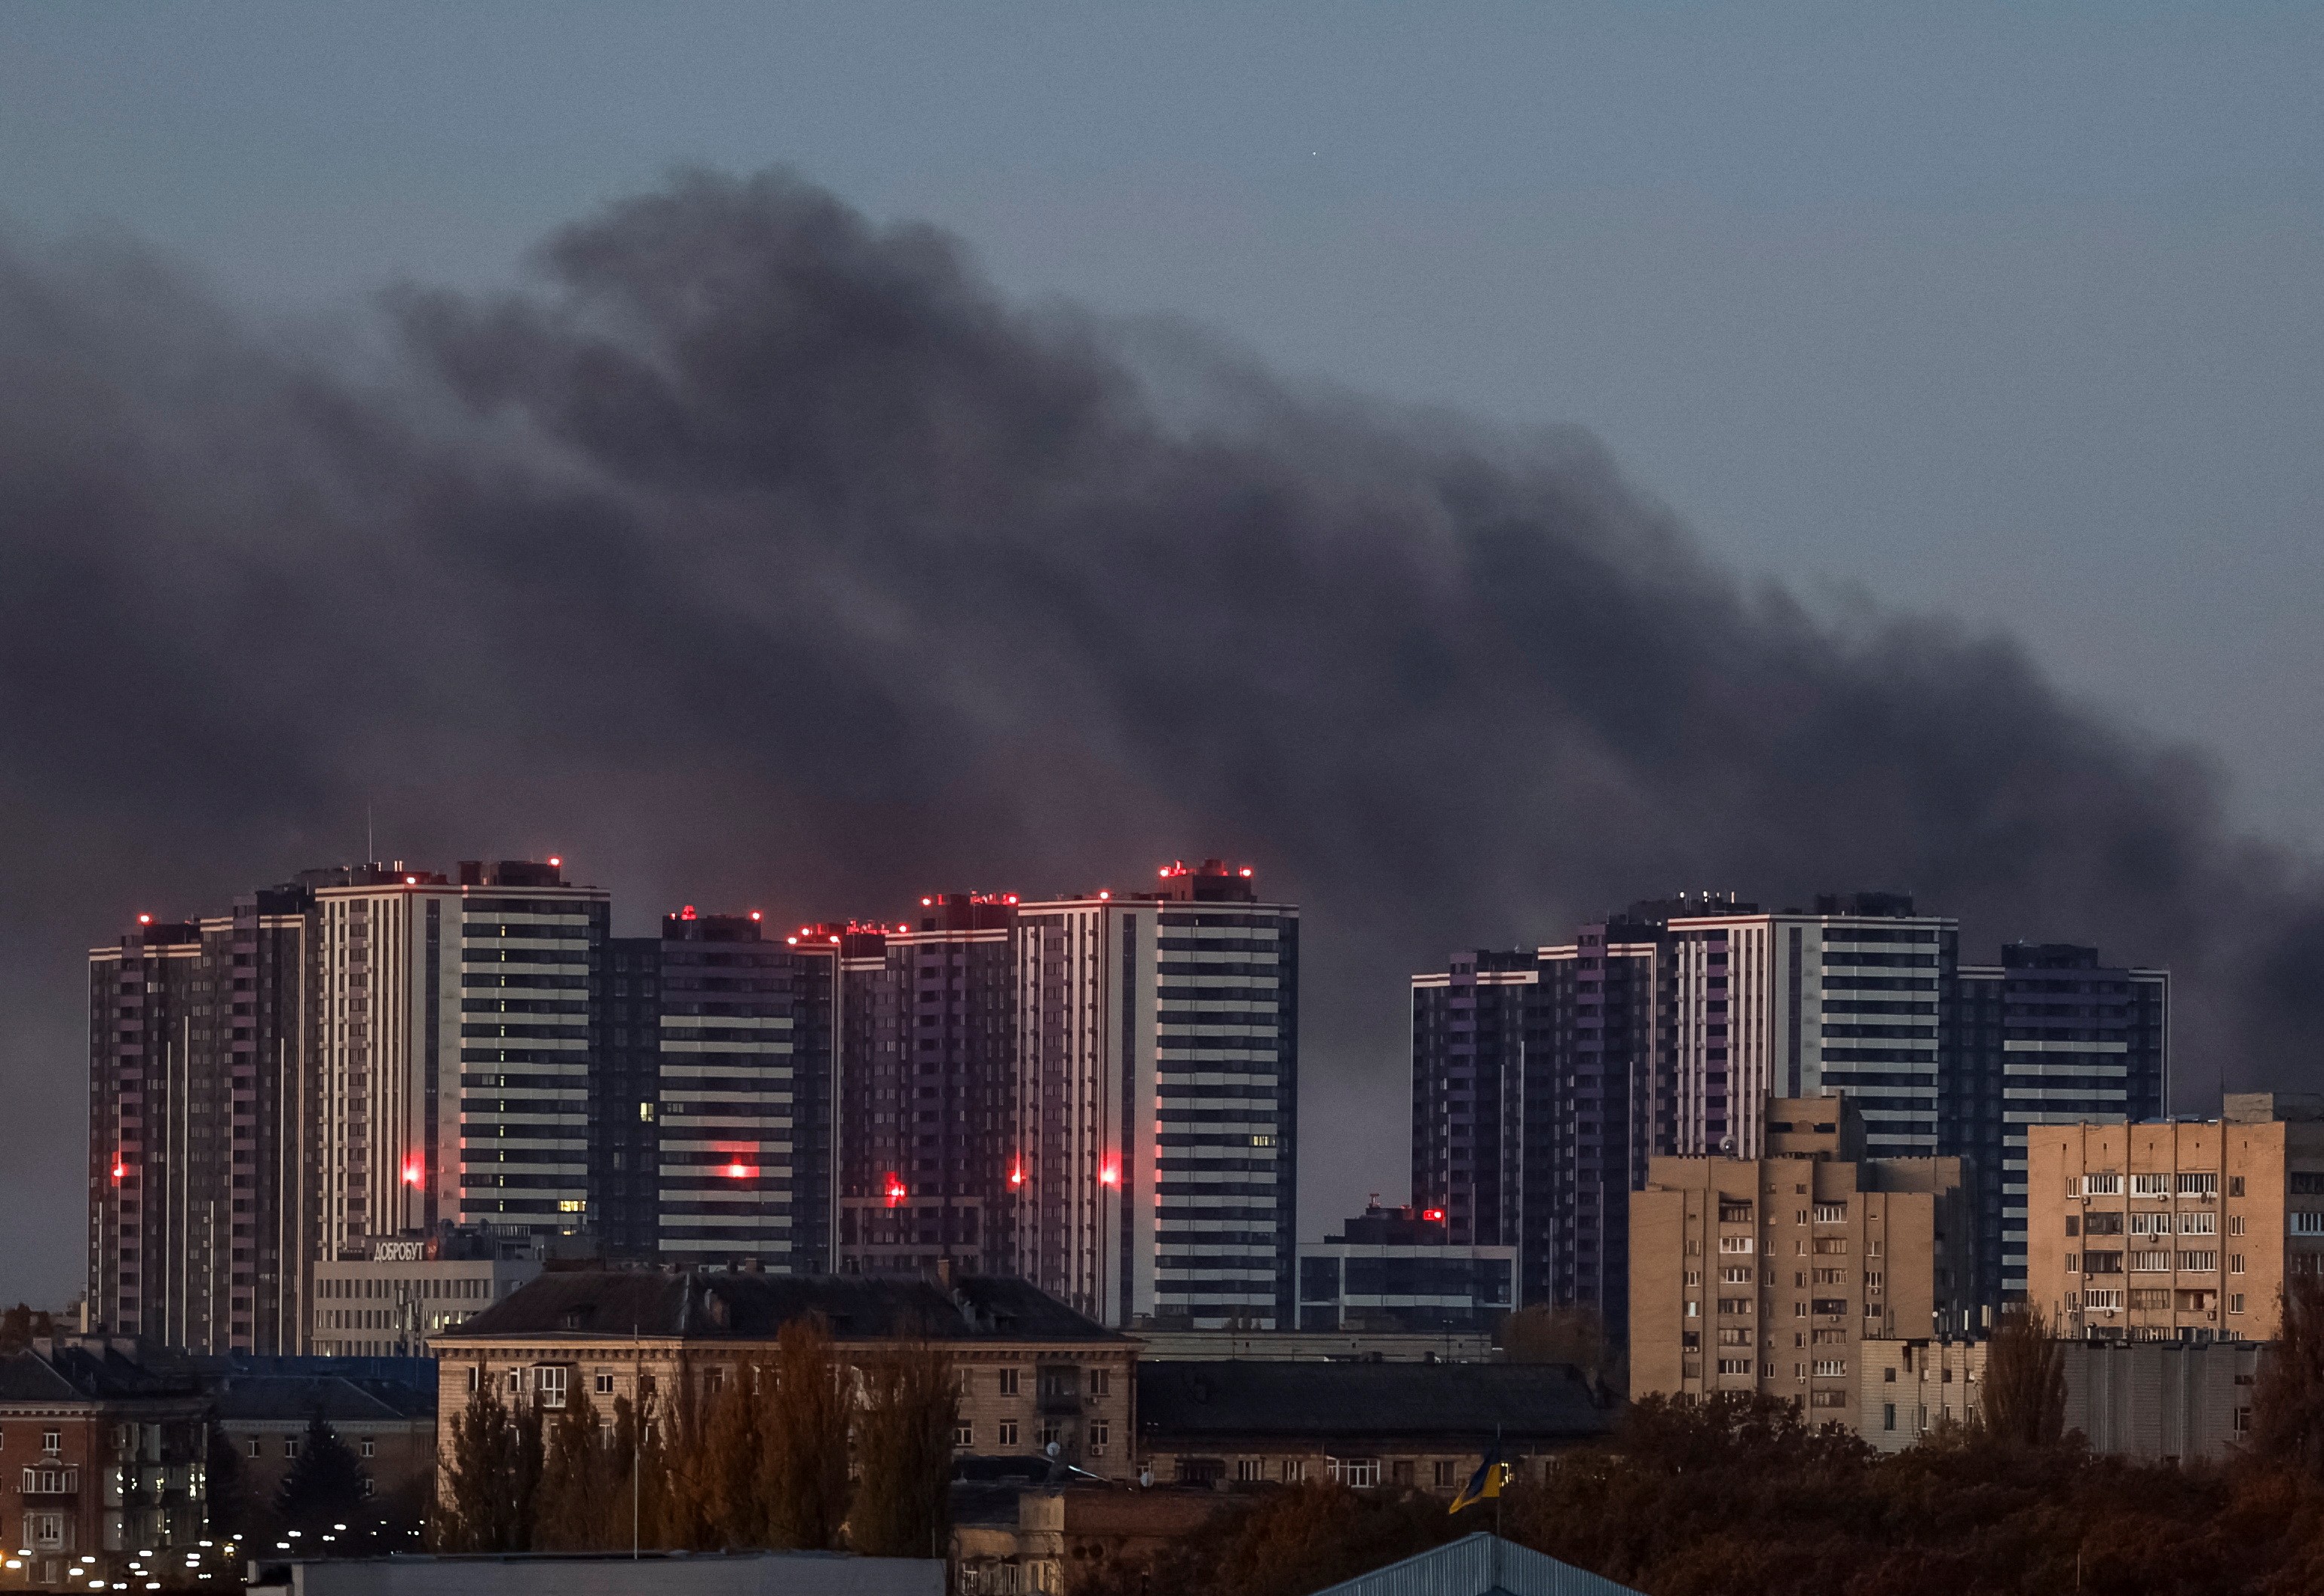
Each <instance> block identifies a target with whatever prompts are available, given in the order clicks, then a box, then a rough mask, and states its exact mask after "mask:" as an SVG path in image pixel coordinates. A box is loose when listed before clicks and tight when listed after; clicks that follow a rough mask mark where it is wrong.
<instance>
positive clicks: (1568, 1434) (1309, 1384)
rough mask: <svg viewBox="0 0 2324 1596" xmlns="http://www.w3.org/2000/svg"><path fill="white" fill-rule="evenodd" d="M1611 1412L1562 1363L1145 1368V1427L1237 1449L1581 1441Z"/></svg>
mask: <svg viewBox="0 0 2324 1596" xmlns="http://www.w3.org/2000/svg"><path fill="white" fill-rule="evenodd" d="M1615 1418H1616V1407H1615V1404H1614V1402H1613V1400H1612V1399H1611V1398H1609V1397H1607V1396H1605V1395H1604V1394H1603V1393H1602V1392H1601V1391H1600V1388H1597V1387H1595V1386H1593V1385H1592V1384H1591V1383H1590V1382H1589V1381H1588V1380H1587V1379H1584V1378H1583V1377H1582V1372H1581V1370H1577V1369H1574V1368H1572V1366H1571V1365H1568V1364H1563V1363H1266V1362H1259V1361H1245V1360H1240V1359H1238V1360H1222V1361H1213V1362H1190V1363H1140V1364H1139V1366H1138V1427H1139V1431H1140V1433H1142V1434H1144V1435H1148V1436H1167V1437H1169V1438H1171V1439H1172V1440H1174V1441H1177V1442H1182V1443H1185V1444H1204V1443H1206V1442H1207V1441H1210V1440H1213V1439H1216V1440H1223V1439H1226V1438H1228V1437H1236V1436H1241V1437H1250V1438H1253V1439H1261V1438H1269V1437H1274V1438H1280V1439H1283V1440H1286V1441H1290V1440H1298V1439H1301V1438H1315V1437H1323V1436H1330V1435H1347V1436H1351V1437H1356V1436H1367V1437H1379V1438H1381V1439H1388V1438H1392V1437H1396V1436H1452V1435H1462V1436H1475V1437H1477V1438H1479V1440H1480V1443H1489V1442H1490V1441H1491V1439H1492V1436H1493V1432H1494V1429H1495V1426H1497V1425H1498V1426H1499V1428H1500V1430H1501V1433H1502V1435H1504V1436H1505V1438H1507V1439H1508V1440H1511V1441H1523V1442H1538V1441H1580V1440H1586V1439H1590V1438H1591V1437H1595V1436H1598V1435H1605V1434H1606V1433H1607V1432H1608V1431H1609V1430H1610V1429H1611V1428H1612V1427H1613V1425H1614V1420H1615Z"/></svg>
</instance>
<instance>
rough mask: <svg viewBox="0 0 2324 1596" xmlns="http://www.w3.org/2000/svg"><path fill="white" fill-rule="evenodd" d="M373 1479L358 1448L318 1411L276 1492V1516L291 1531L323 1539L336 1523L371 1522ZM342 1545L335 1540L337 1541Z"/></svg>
mask: <svg viewBox="0 0 2324 1596" xmlns="http://www.w3.org/2000/svg"><path fill="white" fill-rule="evenodd" d="M370 1494H371V1476H370V1475H369V1474H368V1473H366V1472H365V1471H364V1466H363V1462H362V1460H361V1459H359V1458H357V1457H356V1456H355V1449H354V1448H353V1447H351V1446H349V1445H348V1444H346V1442H344V1441H342V1440H340V1439H339V1433H338V1432H337V1430H335V1429H333V1428H331V1426H330V1425H329V1424H328V1423H327V1422H326V1421H325V1419H324V1417H323V1410H322V1408H321V1407H317V1408H316V1409H315V1414H314V1416H313V1417H312V1418H310V1419H309V1420H308V1421H307V1434H306V1437H305V1439H304V1440H302V1441H301V1442H300V1445H299V1456H298V1458H297V1460H296V1461H295V1462H292V1463H291V1471H290V1472H289V1473H287V1474H285V1475H283V1476H282V1487H281V1490H278V1491H277V1492H276V1493H275V1497H274V1515H275V1517H276V1518H279V1519H281V1522H282V1525H283V1527H285V1528H288V1529H296V1530H299V1531H300V1532H301V1533H302V1534H304V1535H307V1536H315V1537H318V1538H319V1537H320V1536H323V1535H324V1534H325V1533H327V1532H330V1531H332V1530H333V1529H334V1527H335V1526H337V1525H343V1524H346V1525H352V1524H355V1523H357V1522H358V1521H361V1520H364V1519H367V1518H369V1516H370V1509H369V1508H368V1507H367V1506H366V1504H365V1501H364V1499H365V1498H367V1497H368V1496H370ZM334 1544H335V1545H336V1544H337V1543H336V1542H335V1543H334Z"/></svg>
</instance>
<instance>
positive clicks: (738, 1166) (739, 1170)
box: [726, 1158, 751, 1180]
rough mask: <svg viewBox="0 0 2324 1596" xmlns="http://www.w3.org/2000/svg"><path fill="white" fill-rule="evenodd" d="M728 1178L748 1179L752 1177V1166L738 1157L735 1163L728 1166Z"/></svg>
mask: <svg viewBox="0 0 2324 1596" xmlns="http://www.w3.org/2000/svg"><path fill="white" fill-rule="evenodd" d="M726 1178H727V1179H729V1180H748V1179H750V1178H751V1167H750V1166H749V1165H748V1164H745V1163H744V1162H742V1159H740V1158H737V1159H735V1160H734V1161H733V1163H731V1164H729V1165H727V1166H726Z"/></svg>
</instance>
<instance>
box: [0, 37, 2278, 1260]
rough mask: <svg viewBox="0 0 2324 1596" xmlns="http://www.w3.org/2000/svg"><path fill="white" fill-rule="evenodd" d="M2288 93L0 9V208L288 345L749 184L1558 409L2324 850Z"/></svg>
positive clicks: (1641, 473)
mask: <svg viewBox="0 0 2324 1596" xmlns="http://www.w3.org/2000/svg"><path fill="white" fill-rule="evenodd" d="M2319 90H2324V12H2319V11H2318V10H2317V8H2314V7H2312V6H2300V5H2278V6H2269V5H2209V6H2204V7H2200V8H2194V7H2164V6H2153V5H2106V6H2098V5H2046V6H2012V7H2002V6H1995V5H1956V6H1947V7H1925V8H1904V7H1865V6H1840V5H1766V6H1757V7H1752V8H1748V10H1746V9H1745V8H1726V7H1714V6H1706V5H1626V6H1618V7H1617V6H1607V7H1594V6H1489V5H1479V6H1456V5H1434V6H1428V7H1418V6H1406V7H1389V6H1363V5H1331V6H1323V5H1316V6H1295V5H1277V6H1257V7H1253V6H1200V5H1177V6H1173V7H1168V8H1150V9H1143V10H1136V9H1132V8H1128V7H1117V8H1100V7H1078V6H1076V7H1066V6H1057V7H1043V6H1012V7H1005V8H1004V7H987V8H971V7H964V6H954V5H928V6H915V5H871V6H863V5H847V6H840V5H832V6H815V7H761V6H733V7H726V6H716V5H664V6H654V7H621V6H613V5H602V6H599V5H559V6H555V7H545V6H527V5H495V6H493V7H469V6H453V5H444V6H428V5H400V6H395V7H374V8H355V7H329V8H325V7H306V6H291V5H279V6H277V5H233V4H226V5H208V6H203V7H198V8H197V7H183V8H174V9H161V8H130V7H98V6H78V7H33V6H15V7H9V8H6V9H5V10H0V225H5V226H7V227H9V228H10V229H11V230H13V231H14V232H15V233H17V234H19V235H26V236H32V237H35V238H53V237H57V236H61V235H72V234H76V233H79V232H84V231H89V230H96V231H101V232H111V233H118V234H120V235H125V236H128V237H133V238H135V239H139V240H143V241H145V242H148V243H150V244H153V245H155V246H158V247H159V248H161V249H162V250H164V251H166V252H169V253H170V254H173V255H176V256H179V257H180V258H183V259H186V260H189V261H191V262H193V263H196V264H197V265H198V267H199V268H200V269H201V270H202V271H203V272H206V273H207V274H208V276H209V278H210V279H211V281H213V283H214V284H215V286H216V289H217V292H218V293H220V294H221V295H223V296H225V297H226V298H227V299H229V300H235V301H238V302H240V303H242V304H244V305H247V306H250V307H253V308H254V309H259V310H261V311H264V312H269V313H274V312H283V311H289V312H293V313H298V314H302V315H313V316H317V317H325V316H329V315H333V314H336V313H337V312H338V311H340V310H341V309H343V308H344V307H346V305H348V304H350V303H353V302H356V301H359V300H363V299H364V298H365V297H366V296H369V295H371V294H372V293H374V291H377V290H378V289H379V288H380V287H381V286H382V285H384V284H387V283H390V282H393V281H399V280H404V279H410V280H415V281H422V282H426V283H430V284H441V285H448V286H450V287H452V288H455V289H460V290H466V291H480V290H485V289H489V288H492V287H493V286H495V285H498V284H502V283H504V282H508V281H514V280H515V279H516V278H517V277H518V276H519V275H520V274H521V272H523V270H524V269H525V267H524V259H523V256H524V253H525V251H526V250H528V249H529V248H530V246H531V245H533V244H534V243H535V242H536V241H537V240H538V239H539V238H540V237H541V236H542V235H544V234H546V233H547V232H549V230H551V229H552V228H554V227H556V226H560V225H563V224H565V223H567V222H569V221H571V220H572V219H574V218H575V217H578V216H581V215H584V214H586V213H587V212H588V211H589V210H590V209H591V208H594V207H595V206H597V205H599V204H601V203H603V202H604V201H606V200H608V199H611V198H614V197H617V196H620V195H624V194H628V193H632V192H634V191H637V190H639V189H643V188H646V187H649V186H650V185H652V184H654V183H656V182H657V181H659V180H661V179H662V178H663V177H664V175H665V174H666V173H668V172H669V171H670V170H671V169H672V168H674V167H680V166H686V165H704V166H707V167H710V168H713V169H715V170H717V171H725V172H732V173H747V172H750V171H757V170H760V169H762V168H765V167H767V166H770V165H776V164H784V165H788V166H790V167H793V168H795V169H796V170H797V171H798V172H799V173H800V174H802V175H803V176H804V177H805V178H806V179H807V180H810V181H812V182H814V183H816V184H820V185H823V186H825V187H827V188H828V189H831V190H833V191H834V192H835V194H837V195H838V196H840V197H841V198H843V199H844V200H845V201H846V202H848V203H850V204H852V205H854V206H857V207H860V208H862V209H863V210H865V211H866V212H868V213H869V214H870V215H871V217H874V218H879V219H903V218H925V219H927V220H929V221H932V222H935V223H936V224H938V225H939V226H943V227H945V228H947V229H950V230H951V231H953V232H954V233H956V234H957V235H960V236H961V237H962V238H964V240H965V241H966V242H967V244H969V246H970V247H971V249H972V250H973V253H974V255H975V258H976V260H977V262H978V263H980V264H981V266H982V269H983V270H984V271H985V272H987V273H989V274H990V276H991V278H992V279H993V280H994V281H996V282H997V283H998V284H999V285H1000V286H1001V289H1002V290H1003V291H1005V292H1006V293H1008V294H1009V295H1010V296H1012V297H1015V298H1018V299H1020V300H1033V301H1039V300H1046V299H1049V298H1052V297H1054V298H1056V299H1059V300H1068V301H1072V302H1074V303H1077V304H1081V305H1085V306H1089V307H1093V308H1094V309H1098V310H1100V311H1102V312H1107V313H1114V314H1120V315H1122V316H1130V317H1146V316H1160V317H1167V318H1184V319H1185V320H1187V321H1190V322H1192V323H1194V324H1198V325H1200V326H1202V327H1204V328H1210V329H1213V330H1215V331H1217V332H1219V333H1222V334H1223V335H1224V336H1226V337H1230V338H1232V339H1236V340H1240V342H1242V343H1243V344H1245V345H1247V346H1249V347H1250V349H1251V350H1252V351H1253V352H1254V353H1255V354H1256V355H1258V356H1259V357H1260V358H1261V359H1263V360H1264V361H1265V362H1267V363H1268V364H1271V365H1272V366H1274V367H1276V368H1277V369H1278V370H1281V371H1285V372H1288V373H1291V374H1296V375H1298V376H1300V377H1304V378H1308V379H1313V380H1314V381H1315V382H1317V383H1329V384H1344V385H1345V386H1347V387H1348V388H1350V389H1352V390H1357V391H1360V392H1366V393H1369V394H1375V395H1379V396H1383V397H1386V398H1389V399H1392V400H1399V401H1411V402H1414V403H1417V404H1424V405H1443V406H1447V407H1452V408H1455V409H1458V410H1460V411H1468V412H1472V413H1475V414H1478V415H1481V416H1483V417H1486V418H1488V419H1490V420H1495V421H1499V422H1502V423H1506V424H1508V425H1509V426H1512V427H1515V428H1520V429H1522V428H1530V427H1535V426H1553V425H1566V424H1572V425H1576V426H1580V427H1582V428H1584V429H1588V430H1589V431H1590V432H1591V433H1593V434H1595V435H1596V436H1597V437H1598V438H1600V439H1601V440H1603V442H1604V443H1605V445H1606V446H1607V447H1608V448H1609V450H1610V451H1611V452H1612V455H1613V457H1614V458H1615V459H1616V460H1617V461H1618V463H1619V465H1620V466H1621V467H1622V469H1623V471H1624V472H1625V474H1626V475H1627V476H1628V480H1629V482H1630V483H1631V484H1633V486H1634V488H1635V489H1636V490H1637V492H1638V493H1640V494H1645V495H1647V496H1649V497H1651V498H1655V499H1658V500H1659V501H1661V502H1662V503H1665V504H1666V505H1668V506H1669V507H1671V508H1672V509H1673V510H1674V512H1676V513H1677V514H1678V515H1679V516H1680V517H1681V518H1682V519H1683V521H1685V522H1686V523H1687V524H1689V525H1690V526H1691V527H1692V529H1693V530H1694V531H1695V532H1696V534H1697V535H1698V536H1699V538H1700V539H1701V542H1702V544H1703V545H1704V547H1705V548H1706V549H1708V551H1709V552H1710V554H1711V558H1714V559H1715V560H1717V561H1719V562H1720V563H1722V564H1724V565H1725V566H1727V567H1729V568H1731V569H1733V570H1735V571H1737V572H1738V573H1740V574H1741V575H1742V576H1743V577H1745V578H1746V579H1747V580H1755V579H1759V578H1765V579H1766V580H1769V581H1773V582H1780V583H1782V584H1784V585H1786V586H1788V587H1790V588H1791V589H1792V590H1793V591H1794V592H1795V593H1797V594H1799V595H1803V597H1805V598H1806V599H1807V600H1808V601H1809V602H1810V603H1811V604H1814V605H1817V606H1819V607H1821V608H1822V609H1823V610H1825V611H1826V612H1828V613H1831V614H1833V615H1837V616H1843V617H1844V616H1847V615H1849V614H1850V613H1855V612H1856V611H1858V610H1859V609H1864V608H1879V609H1883V610H1894V609H1904V610H1917V611H1928V612H1932V613H1942V614H1949V615H1953V616H1958V617H1960V619H1961V620H1962V621H1964V622H1965V623H1967V624H1968V625H1969V627H1970V628H1972V629H1974V630H1988V629H1989V630H1992V631H1995V632H2006V633H2007V634H2010V635H2013V636H2015V638H2017V639H2018V640H2020V641H2022V643H2023V644H2024V647H2025V648H2026V649H2027V650H2029V651H2030V653H2031V654H2032V655H2033V658H2034V659H2035V660H2037V661H2038V662H2039V663H2040V664H2041V665H2042V666H2043V667H2044V668H2046V669H2047V670H2048V671H2049V672H2050V674H2051V676H2052V678H2053V679H2054V680H2055V681H2056V682H2057V683H2058V684H2059V685H2060V686H2061V687H2062V689H2063V690H2064V691H2065V692H2066V693H2067V694H2069V695H2070V696H2072V697H2078V698H2080V699H2084V700H2087V701H2089V702H2090V703H2092V704H2095V705H2098V706H2104V707H2106V708H2108V709H2111V710H2114V711H2116V712H2117V713H2119V714H2121V715H2126V716H2127V717H2129V718H2130V719H2131V720H2132V721H2134V722H2135V723H2136V724H2141V725H2144V726H2146V727H2149V728H2151V729H2152V730H2153V732H2154V733H2157V734H2159V735H2160V736H2162V737H2163V738H2166V739H2172V740H2178V739H2189V740H2192V741H2194V742H2196V743H2199V744H2201V745H2203V746H2205V747H2207V748H2208V749H2209V750H2210V751H2211V752H2213V753H2214V754H2215V756H2216V758H2217V760H2218V761H2219V764H2220V766H2221V768H2222V769H2223V770H2224V771H2225V773H2226V775H2227V779H2228V781H2229V787H2228V789H2227V790H2228V795H2229V797H2228V801H2229V804H2230V807H2231V809H2232V811H2233V813H2234V815H2235V816H2236V818H2238V819H2240V820H2243V821H2245V822H2247V823H2249V824H2250V825H2252V826H2256V827H2259V828H2261V829H2263V830H2264V831H2267V832H2270V833H2273V834H2274V835H2279V836H2282V837H2286V838H2290V839H2292V840H2294V841H2297V842H2300V843H2303V844H2315V843H2316V842H2317V841H2319V839H2324V801H2319V798H2317V796H2316V795H2317V794H2318V793H2319V791H2324V780H2319V778H2324V738H2319V718H2324V703H2319V697H2318V695H2317V694H2316V693H2315V692H2314V690H2313V684H2314V683H2315V681H2316V680H2317V678H2318V676H2319V665H2324V641H2319V635H2320V634H2319V629H2318V628H2317V627H2316V626H2315V625H2314V624H2313V623H2312V621H2311V619H2310V617H2311V616H2312V615H2313V614H2314V613H2315V612H2316V610H2317V608H2318V605H2319V600H2324V537H2319V535H2318V534H2319V530H2324V529H2319V525H2318V521H2319V504H2324V491H2320V490H2324V447H2319V445H2320V444H2324V294H2319V292H2318V291H2317V285H2318V284H2319V282H2324V118H2319V117H2318V116H2317V115H2316V106H2318V104H2319V103H2324V93H2319ZM0 575H5V574H0ZM277 871H278V867H277V865H276V864H275V863H274V862H272V861H259V862H253V863H251V864H250V865H249V867H248V868H247V870H246V871H245V872H244V873H245V874H249V875H252V876H254V877H255V876H261V875H267V874H271V873H276V872H277ZM1659 884H1660V883H1656V885H1657V886H1659ZM0 890H5V887H4V886H0ZM1388 1195H1389V1196H1390V1197H1391V1198H1393V1197H1395V1196H1396V1195H1398V1194H1397V1193H1396V1192H1394V1191H1393V1190H1391V1191H1390V1192H1389V1194H1388ZM1308 1228H1310V1229H1311V1230H1312V1229H1313V1228H1314V1226H1312V1225H1311V1226H1310V1227H1308ZM5 1284H6V1283H5V1280H0V1289H4V1288H5ZM36 1284H37V1285H38V1287H39V1288H40V1289H42V1291H44V1292H46V1293H47V1294H49V1295H51V1296H57V1295H60V1294H61V1293H62V1292H63V1291H64V1290H66V1289H69V1279H61V1278H58V1279H52V1278H49V1277H48V1276H47V1275H46V1274H43V1275H42V1277H41V1278H39V1279H38V1280H37V1282H36Z"/></svg>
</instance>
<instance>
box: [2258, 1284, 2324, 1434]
mask: <svg viewBox="0 0 2324 1596" xmlns="http://www.w3.org/2000/svg"><path fill="white" fill-rule="evenodd" d="M2280 1306H2281V1311H2282V1324H2281V1326H2280V1327H2279V1328H2278V1329H2277V1331H2276V1339H2275V1348H2274V1351H2273V1353H2272V1354H2271V1355H2269V1356H2268V1357H2266V1358H2264V1359H2263V1360H2262V1361H2261V1363H2260V1374H2259V1383H2258V1385H2256V1386H2255V1387H2254V1388H2253V1390H2252V1428H2251V1449H2252V1452H2253V1453H2254V1454H2255V1455H2256V1456H2259V1457H2264V1458H2268V1459H2272V1460H2273V1461H2275V1462H2280V1463H2286V1464H2289V1465H2291V1466H2292V1467H2294V1468H2297V1469H2300V1470H2301V1471H2305V1472H2306V1473H2308V1474H2310V1475H2316V1476H2324V1276H2317V1275H2297V1276H2294V1277H2293V1278H2292V1281H2291V1282H2290V1283H2289V1284H2288V1285H2286V1286H2285V1287H2284V1290H2283V1296H2282V1300H2281V1305H2280Z"/></svg>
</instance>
